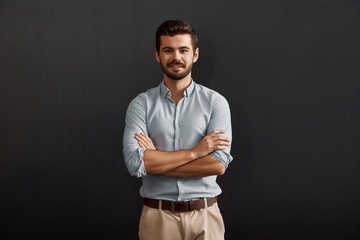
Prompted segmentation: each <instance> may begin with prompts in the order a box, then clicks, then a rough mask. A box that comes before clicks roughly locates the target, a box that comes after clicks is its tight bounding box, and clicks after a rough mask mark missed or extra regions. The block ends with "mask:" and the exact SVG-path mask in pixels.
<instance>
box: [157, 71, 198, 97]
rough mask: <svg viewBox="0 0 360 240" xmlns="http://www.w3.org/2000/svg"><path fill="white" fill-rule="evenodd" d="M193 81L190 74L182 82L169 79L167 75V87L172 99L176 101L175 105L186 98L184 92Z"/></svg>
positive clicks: (165, 77)
mask: <svg viewBox="0 0 360 240" xmlns="http://www.w3.org/2000/svg"><path fill="white" fill-rule="evenodd" d="M191 81H192V80H191V75H190V74H189V75H188V76H186V77H185V78H183V79H180V80H174V79H171V78H168V77H167V76H166V75H165V76H164V83H165V86H166V87H167V88H168V89H169V90H170V92H171V99H172V100H174V101H175V103H178V102H179V101H180V99H182V98H183V97H184V91H185V89H186V88H187V87H189V86H190V84H191Z"/></svg>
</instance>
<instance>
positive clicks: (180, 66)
mask: <svg viewBox="0 0 360 240" xmlns="http://www.w3.org/2000/svg"><path fill="white" fill-rule="evenodd" d="M168 67H170V68H174V69H179V68H184V67H185V65H184V64H182V63H170V64H168Z"/></svg>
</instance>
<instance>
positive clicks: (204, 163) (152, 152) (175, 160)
mask: <svg viewBox="0 0 360 240" xmlns="http://www.w3.org/2000/svg"><path fill="white" fill-rule="evenodd" d="M221 133H225V131H224V130H214V131H212V132H211V133H209V134H208V135H207V136H205V137H204V138H203V139H202V140H201V141H200V142H199V143H198V144H197V145H196V146H195V147H194V148H192V149H187V150H179V151H173V152H163V151H158V150H156V148H155V147H154V144H153V142H152V140H151V139H150V138H149V137H148V136H147V135H146V134H144V133H136V136H135V139H136V140H137V141H138V144H139V146H140V147H142V148H144V149H145V152H144V157H143V160H144V165H145V169H146V172H147V173H148V174H161V175H165V176H170V177H181V178H200V177H206V176H210V175H222V174H224V172H225V166H224V164H222V163H221V162H219V161H218V160H217V159H216V158H214V157H213V156H210V155H209V154H210V153H212V152H213V151H215V150H225V149H226V148H227V146H230V141H231V140H230V139H229V138H227V137H225V136H221V135H217V134H221Z"/></svg>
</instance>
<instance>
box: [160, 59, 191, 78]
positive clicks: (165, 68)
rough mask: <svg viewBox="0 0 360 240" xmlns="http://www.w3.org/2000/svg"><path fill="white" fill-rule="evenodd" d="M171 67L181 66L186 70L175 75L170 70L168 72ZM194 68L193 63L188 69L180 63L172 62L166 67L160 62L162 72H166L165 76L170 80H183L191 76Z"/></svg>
mask: <svg viewBox="0 0 360 240" xmlns="http://www.w3.org/2000/svg"><path fill="white" fill-rule="evenodd" d="M171 65H179V66H181V68H185V70H184V71H183V72H182V73H173V72H171V71H170V70H168V68H169V67H170V66H171ZM192 66H193V63H191V64H190V65H189V66H188V67H186V66H185V64H183V63H181V62H178V61H171V62H169V63H168V64H166V66H165V65H164V64H163V63H162V62H161V60H160V67H161V70H162V71H163V72H164V74H165V75H166V76H167V77H168V78H170V79H172V80H181V79H183V78H185V77H186V76H187V75H189V74H190V72H191V69H192Z"/></svg>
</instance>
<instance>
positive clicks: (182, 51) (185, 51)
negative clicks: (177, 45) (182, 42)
mask: <svg viewBox="0 0 360 240" xmlns="http://www.w3.org/2000/svg"><path fill="white" fill-rule="evenodd" d="M180 52H181V53H187V52H188V50H186V49H183V50H180Z"/></svg>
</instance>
